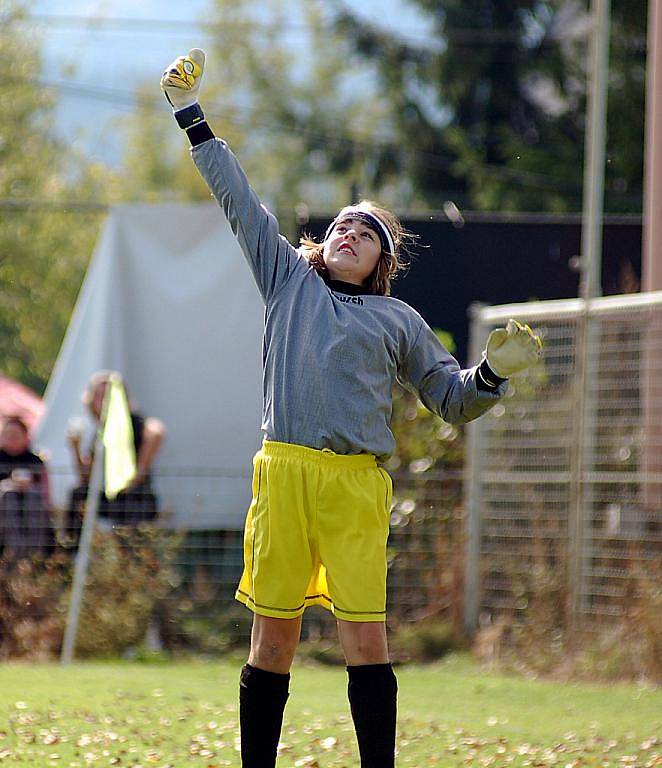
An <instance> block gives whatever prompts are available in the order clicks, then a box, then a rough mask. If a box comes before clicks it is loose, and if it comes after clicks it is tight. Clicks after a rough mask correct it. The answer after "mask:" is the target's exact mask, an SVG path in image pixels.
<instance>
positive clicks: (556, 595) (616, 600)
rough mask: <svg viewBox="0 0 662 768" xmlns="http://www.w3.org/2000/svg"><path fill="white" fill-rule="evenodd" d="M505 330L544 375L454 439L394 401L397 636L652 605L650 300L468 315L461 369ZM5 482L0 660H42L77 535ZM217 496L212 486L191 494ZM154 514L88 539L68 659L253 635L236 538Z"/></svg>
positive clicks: (655, 517) (658, 431) (209, 648)
mask: <svg viewBox="0 0 662 768" xmlns="http://www.w3.org/2000/svg"><path fill="white" fill-rule="evenodd" d="M510 315H516V316H517V317H518V318H520V319H522V320H525V321H528V322H529V323H530V324H531V325H532V326H533V327H534V328H535V330H536V331H538V332H540V333H541V334H542V335H543V336H544V339H545V357H544V361H543V363H542V364H541V365H540V366H538V367H536V368H535V369H532V370H530V371H529V372H528V373H526V374H524V375H520V376H516V377H513V379H512V380H511V382H510V386H509V391H508V395H507V396H506V397H505V398H504V399H503V400H502V401H501V402H500V403H498V404H497V405H496V406H495V407H494V408H493V409H492V411H490V413H489V414H487V415H486V416H484V417H482V418H481V419H479V420H478V421H477V422H474V423H472V424H471V425H469V427H468V428H467V430H466V432H464V431H463V430H459V431H458V430H457V429H456V428H454V427H450V426H449V425H445V424H443V423H441V422H439V421H438V420H436V419H434V418H433V417H431V416H429V415H426V413H427V412H424V411H423V409H422V407H421V406H420V405H417V404H416V402H415V399H409V400H405V399H404V398H403V397H402V396H400V398H399V399H398V398H396V403H395V415H397V417H398V421H399V424H400V426H399V430H400V432H399V434H398V442H399V445H402V444H406V445H405V447H404V449H403V448H400V449H399V450H400V452H399V454H398V456H397V457H396V459H397V460H396V461H394V462H392V463H391V464H390V465H389V466H388V467H387V468H388V469H389V471H390V472H391V474H392V476H393V479H394V505H393V509H392V513H391V534H390V538H389V542H388V562H389V577H388V615H389V625H390V626H392V627H398V626H400V627H402V626H403V625H410V624H415V623H418V622H421V621H425V620H426V619H429V618H433V619H442V620H443V621H445V622H447V623H448V624H449V625H451V626H454V627H456V628H457V627H460V626H461V625H462V624H463V623H464V624H465V625H468V626H469V627H472V628H475V627H476V626H478V625H480V624H481V619H482V620H487V621H489V620H493V621H496V620H498V618H499V617H500V616H507V617H511V618H515V619H517V618H518V617H525V618H526V619H527V620H528V621H529V622H530V621H531V620H532V618H533V619H535V616H536V610H538V608H537V604H539V602H540V599H541V597H542V598H543V599H545V600H546V601H547V603H546V604H547V606H548V607H549V606H550V605H552V606H554V610H557V611H558V612H559V613H564V614H566V613H567V612H568V610H569V615H570V616H573V617H574V618H582V619H591V620H592V621H593V622H594V623H595V622H598V623H599V622H609V621H617V620H618V619H619V617H622V616H624V615H625V614H626V612H627V610H628V608H629V607H630V606H632V604H633V603H635V602H636V600H637V598H638V595H639V593H640V591H641V590H642V589H643V586H642V585H644V584H645V583H651V582H655V581H656V580H657V584H658V588H659V584H660V582H659V578H660V563H661V562H662V558H660V554H661V553H662V536H661V532H660V509H661V508H662V333H661V331H662V294H650V295H644V294H641V295H638V296H634V297H628V296H622V297H612V298H609V299H598V300H595V301H593V302H591V304H590V305H589V307H588V311H585V308H584V307H583V305H582V304H581V303H580V302H578V301H570V302H538V303H530V304H525V305H517V306H514V307H493V308H483V309H482V310H480V311H479V312H477V313H476V315H475V317H474V320H473V329H472V338H473V347H474V349H473V356H474V358H476V359H477V357H478V355H479V352H480V350H481V349H482V348H483V346H484V343H485V340H486V338H487V335H488V333H489V331H490V330H491V329H492V328H494V327H496V326H498V325H502V324H503V322H504V320H506V319H507V318H508V317H509V316H510ZM414 423H416V424H418V426H417V427H416V428H415V429H414V427H413V426H412V425H413V424H414ZM465 436H466V437H467V438H468V441H467V442H466V453H465V449H464V446H465ZM440 446H442V447H443V450H440V448H439V447H440ZM465 459H466V462H465ZM465 465H466V466H465ZM48 470H49V473H50V474H51V476H52V475H54V474H56V473H57V472H58V469H57V468H54V467H49V468H48ZM249 470H250V468H247V471H246V477H245V478H244V479H245V482H246V483H247V484H250V472H249ZM12 472H13V469H12V468H11V467H7V468H6V471H3V470H0V481H1V482H0V658H8V657H17V656H23V657H26V656H29V657H32V658H35V657H43V658H47V657H51V658H52V657H54V656H57V654H58V652H59V649H60V647H61V644H62V637H63V632H64V625H65V621H66V617H67V607H68V604H69V598H70V594H71V585H72V577H73V572H74V567H73V566H74V558H75V554H76V549H77V541H78V536H79V533H80V525H79V524H80V519H77V518H76V514H77V512H76V509H75V503H74V505H73V507H71V508H70V509H67V508H64V509H58V510H52V509H48V508H47V504H46V502H45V500H44V496H43V493H44V489H43V487H42V485H41V484H40V481H39V478H38V477H37V476H36V473H34V475H33V477H32V479H31V483H32V487H31V488H24V489H23V490H18V489H17V488H16V487H12V485H11V483H8V482H7V480H8V479H9V480H11V479H12V477H11V475H12ZM224 476H225V475H224V473H223V470H222V469H221V468H219V471H218V477H217V478H207V477H205V482H206V483H208V484H209V483H212V484H213V483H215V482H218V483H222V482H223V477H224ZM3 478H4V479H3ZM183 478H184V479H185V473H184V472H183V471H181V470H179V471H173V472H170V473H169V472H167V471H165V470H163V469H162V470H161V471H160V472H159V473H157V477H156V481H157V487H161V486H162V487H167V488H168V489H169V491H168V499H169V502H168V503H169V504H171V505H173V507H178V506H181V507H185V506H186V503H187V502H185V501H184V498H183V496H182V498H181V499H178V498H177V493H176V489H177V487H178V484H181V482H182V479H183ZM14 480H18V483H19V485H20V484H21V483H25V482H26V478H25V477H23V478H21V477H18V478H14ZM28 480H29V478H28ZM159 484H160V485H159ZM71 490H72V492H73V491H74V488H73V487H72V489H71ZM74 501H75V500H74ZM147 501H149V500H146V502H147ZM76 503H78V504H80V499H78V502H76ZM150 504H151V501H149V503H144V504H143V503H139V504H137V506H136V509H135V510H134V511H135V513H136V514H135V515H134V514H133V513H132V512H131V511H130V510H124V513H127V512H129V514H128V515H127V519H128V521H129V522H130V523H131V524H129V525H127V524H123V525H122V524H121V525H115V526H114V527H112V526H111V525H110V521H109V520H108V519H103V518H102V519H100V521H99V524H98V526H97V530H96V532H95V537H94V546H93V550H92V554H91V559H90V568H89V572H88V576H87V580H86V584H85V593H84V600H83V609H82V613H81V618H80V624H79V631H78V639H77V643H76V653H77V655H79V656H81V655H82V656H84V655H98V654H109V655H110V654H126V653H142V652H144V651H145V650H148V651H149V650H159V649H165V650H175V651H176V650H182V651H186V652H195V653H205V654H208V653H209V654H213V653H218V652H223V651H224V650H227V649H229V648H231V647H235V646H241V647H245V645H246V643H247V640H248V637H249V635H250V626H251V620H252V617H251V614H250V612H249V611H247V610H246V609H245V608H244V607H243V606H242V605H240V604H238V603H237V602H236V601H235V600H234V591H235V588H236V585H237V582H238V580H239V577H240V575H241V570H242V565H243V533H242V531H240V530H234V529H233V530H207V529H205V530H198V529H195V528H191V529H186V528H178V529H174V528H173V526H172V524H171V521H172V520H173V519H175V518H174V517H173V515H172V514H171V513H172V510H170V509H168V508H164V505H163V504H159V509H158V515H157V517H156V518H155V519H154V520H147V521H145V522H137V520H136V519H134V518H140V517H141V516H144V515H145V514H146V512H145V510H147V517H149V515H150V514H151V512H150V509H151V506H150ZM70 506H71V505H70ZM182 512H183V513H184V514H183V516H182V514H180V513H182ZM186 512H187V510H186V509H177V516H176V519H177V520H181V519H191V520H192V521H193V520H194V519H195V510H189V513H190V514H189V515H188V517H187V515H186ZM102 514H103V511H102ZM124 522H125V523H126V522H127V520H125V521H124ZM136 523H137V524H136ZM566 619H567V616H565V615H564V616H559V618H558V622H554V623H555V624H556V623H558V625H563V624H565V622H566ZM331 635H335V623H334V620H333V618H332V617H331V616H330V615H329V614H328V613H327V612H326V611H323V610H322V609H319V608H315V609H312V610H310V611H307V612H306V617H305V620H304V627H303V638H304V639H306V638H319V637H328V636H331Z"/></svg>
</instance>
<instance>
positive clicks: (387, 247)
mask: <svg viewBox="0 0 662 768" xmlns="http://www.w3.org/2000/svg"><path fill="white" fill-rule="evenodd" d="M343 219H359V220H360V221H362V222H363V223H364V224H367V225H368V226H369V227H370V229H372V230H373V231H374V232H376V233H377V235H378V236H379V242H380V243H381V246H382V250H383V251H386V252H387V253H389V254H391V255H394V254H395V243H394V242H393V236H392V235H391V233H390V231H389V229H388V227H387V226H386V224H384V223H383V222H382V221H381V220H380V219H379V218H377V216H374V215H373V214H372V213H368V211H362V210H360V209H356V208H348V209H346V210H343V211H341V213H340V214H339V215H338V216H336V218H335V219H334V220H333V221H332V222H331V224H329V226H328V228H327V230H326V233H325V235H324V240H325V241H326V240H328V238H329V235H330V234H331V232H332V231H333V228H334V227H335V226H336V224H337V223H338V222H339V221H342V220H343Z"/></svg>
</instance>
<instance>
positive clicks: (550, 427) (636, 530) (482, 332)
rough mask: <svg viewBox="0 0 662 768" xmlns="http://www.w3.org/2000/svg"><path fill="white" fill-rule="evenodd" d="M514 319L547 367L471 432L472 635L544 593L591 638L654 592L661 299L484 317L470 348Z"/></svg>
mask: <svg viewBox="0 0 662 768" xmlns="http://www.w3.org/2000/svg"><path fill="white" fill-rule="evenodd" d="M508 317H517V318H518V319H521V320H523V321H525V322H528V323H529V324H530V325H531V326H532V327H533V328H534V329H535V330H536V332H538V333H539V334H541V335H542V336H543V337H544V341H545V357H544V362H543V363H542V364H541V365H540V366H538V367H536V368H534V369H531V370H530V371H528V372H525V373H524V374H522V375H519V376H516V377H513V379H512V380H511V383H510V387H509V392H508V396H507V397H506V398H505V399H504V400H503V401H502V402H501V403H499V404H498V405H497V406H496V407H495V408H494V409H493V410H492V411H491V412H490V413H489V414H488V415H487V416H486V417H485V418H483V419H480V420H479V421H477V422H475V423H473V424H472V425H470V427H469V430H468V436H469V447H468V461H467V479H466V508H467V518H466V520H467V545H466V546H467V550H466V551H467V557H466V561H465V577H466V590H467V591H466V602H465V622H466V624H467V625H468V626H469V627H470V628H475V627H476V626H478V625H479V624H480V623H481V618H482V619H484V620H485V621H490V620H493V619H494V617H496V616H499V615H504V614H506V615H509V616H511V617H512V616H517V615H518V614H519V615H520V616H522V615H524V614H525V613H526V612H527V611H530V610H531V600H532V596H533V595H538V596H539V595H540V594H541V593H546V594H547V595H548V596H552V595H553V596H555V598H556V600H555V602H556V605H557V606H558V610H559V611H568V613H569V616H570V618H571V619H572V620H574V621H575V622H577V621H579V620H581V621H582V623H583V624H584V625H586V624H587V620H588V619H589V618H591V619H592V620H593V623H595V621H597V620H598V619H600V618H602V619H603V620H609V619H610V617H612V618H613V617H618V616H623V615H625V613H626V612H627V611H628V609H629V607H630V606H632V604H633V602H634V601H636V600H637V598H638V596H639V594H640V592H641V590H642V588H643V585H644V584H645V583H646V582H648V583H651V582H655V581H656V580H657V584H658V585H659V575H660V554H661V548H660V545H661V544H662V537H661V530H660V529H661V515H660V509H661V507H662V472H661V471H660V470H661V469H662V334H661V333H660V330H662V293H651V294H638V295H627V296H615V297H608V298H600V299H595V300H593V301H591V302H589V304H588V305H585V304H584V302H582V301H580V300H572V301H552V302H531V303H527V304H519V305H511V306H502V307H483V308H477V309H476V311H475V313H474V317H473V321H472V323H473V327H472V339H473V345H474V349H475V350H479V349H482V347H483V345H484V343H485V340H486V338H487V335H488V334H489V332H490V331H491V330H492V329H493V328H494V327H496V326H498V325H503V323H504V322H505V321H506V320H507V319H508ZM589 623H590V622H589Z"/></svg>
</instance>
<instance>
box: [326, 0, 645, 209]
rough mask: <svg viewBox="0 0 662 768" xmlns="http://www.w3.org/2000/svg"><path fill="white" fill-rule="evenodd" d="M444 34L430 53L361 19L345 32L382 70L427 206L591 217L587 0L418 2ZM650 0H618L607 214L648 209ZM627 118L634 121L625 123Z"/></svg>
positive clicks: (340, 22) (341, 20)
mask: <svg viewBox="0 0 662 768" xmlns="http://www.w3.org/2000/svg"><path fill="white" fill-rule="evenodd" d="M410 1H411V2H412V4H414V5H416V6H417V7H418V8H419V9H420V10H421V11H422V12H423V13H424V14H429V15H430V18H431V24H432V26H433V28H434V31H435V35H434V39H433V40H432V41H431V43H430V45H428V46H426V47H425V48H423V49H421V48H420V47H418V46H412V45H411V44H409V43H407V42H406V41H403V40H402V39H401V38H399V37H398V35H397V34H391V33H386V32H385V31H384V30H383V29H381V28H379V27H377V26H376V25H373V24H366V23H365V22H361V23H359V22H358V19H357V18H356V16H355V14H353V13H352V12H350V11H349V10H348V9H347V7H346V6H345V4H344V3H343V2H341V0H334V5H335V25H336V28H337V29H338V30H339V31H342V32H343V34H344V35H345V36H347V37H350V38H351V39H353V41H354V45H355V46H356V49H357V50H358V51H359V53H360V54H361V56H362V57H363V58H364V59H365V60H366V61H370V62H373V63H374V64H375V65H376V67H377V69H378V72H379V79H380V84H381V88H382V92H383V93H384V94H387V95H388V97H389V99H390V102H391V105H392V117H393V121H394V125H395V127H396V133H397V140H398V143H399V145H400V146H401V147H402V154H401V156H400V158H399V161H398V162H396V163H395V164H393V165H392V166H391V167H389V168H386V169H385V170H384V173H390V174H399V173H408V174H409V175H410V176H411V179H412V184H413V187H414V189H415V190H416V192H417V196H418V198H419V200H420V202H427V203H428V204H431V205H434V206H435V207H436V206H438V205H439V204H440V203H441V202H442V201H443V200H444V199H445V198H446V197H448V196H451V197H454V198H455V199H457V200H458V202H460V203H461V204H464V205H466V206H469V207H473V208H486V209H493V210H497V209H498V210H551V211H565V210H579V209H580V208H581V187H582V167H583V133H584V109H585V81H586V33H587V21H586V16H585V13H584V9H583V7H582V6H581V5H580V4H579V3H578V2H576V1H575V0H570V1H568V0H554V1H550V2H541V1H540V0H444V1H443V2H439V1H438V0H410ZM645 23H646V2H645V0H628V2H627V3H626V2H625V0H614V3H613V22H612V58H611V71H610V87H609V126H608V127H609V138H608V150H607V151H608V156H609V165H608V170H607V209H608V210H612V211H627V210H635V211H640V210H641V175H642V137H643V119H644V112H643V96H644V59H643V46H644V43H643V39H645ZM624 116H627V119H623V118H624Z"/></svg>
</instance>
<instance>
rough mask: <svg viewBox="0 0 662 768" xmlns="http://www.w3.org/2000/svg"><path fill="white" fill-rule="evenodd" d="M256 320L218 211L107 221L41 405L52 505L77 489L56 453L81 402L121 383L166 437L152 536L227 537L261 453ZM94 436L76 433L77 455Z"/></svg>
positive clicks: (137, 210)
mask: <svg viewBox="0 0 662 768" xmlns="http://www.w3.org/2000/svg"><path fill="white" fill-rule="evenodd" d="M263 314H264V310H263V306H262V303H261V300H260V298H259V295H258V292H257V289H256V287H255V285H254V283H253V278H252V276H251V274H250V272H249V270H248V267H247V266H246V263H245V261H244V259H243V256H242V254H241V251H240V250H239V247H238V245H237V243H236V241H235V239H234V237H233V235H232V232H231V230H230V227H229V225H228V224H227V221H226V220H225V218H224V216H223V214H222V212H221V211H220V210H219V208H218V206H216V205H215V204H213V203H210V204H190V205H181V204H165V205H163V204H161V205H143V204H141V205H125V206H118V207H116V208H114V209H112V210H111V212H110V214H109V216H108V219H107V221H106V224H105V227H104V229H103V231H102V233H101V236H100V238H99V242H98V244H97V246H96V249H95V252H94V254H93V257H92V260H91V262H90V266H89V268H88V272H87V275H86V277H85V281H84V283H83V286H82V289H81V292H80V295H79V298H78V301H77V304H76V307H75V310H74V313H73V315H72V318H71V322H70V324H69V328H68V330H67V333H66V336H65V339H64V342H63V345H62V349H61V350H60V354H59V356H58V359H57V363H56V365H55V368H54V370H53V374H52V376H51V380H50V381H49V384H48V388H47V391H46V395H45V402H46V413H45V416H44V418H43V420H42V423H41V426H40V429H39V432H38V435H37V444H38V447H39V448H40V449H46V450H47V451H48V453H49V455H50V457H51V459H50V466H51V474H52V478H53V493H54V498H55V501H56V503H58V504H59V505H61V506H63V505H65V504H66V503H67V499H68V494H69V491H70V489H71V487H72V486H73V485H74V484H75V483H76V477H75V474H74V472H73V464H72V457H71V455H70V451H69V449H68V446H67V445H66V431H67V424H68V422H69V420H70V419H71V418H72V417H76V416H78V417H80V416H85V417H86V416H87V414H86V413H85V410H84V407H83V405H82V403H81V393H82V391H83V390H84V388H85V386H86V384H87V382H88V380H89V378H90V376H91V375H92V374H93V373H94V372H95V371H98V370H101V369H112V370H117V371H119V372H120V373H121V374H122V376H123V378H124V380H125V382H126V385H127V388H128V390H129V393H130V396H131V399H132V401H135V402H136V403H137V406H138V408H137V410H138V411H139V412H140V413H142V414H143V415H145V416H155V417H158V418H159V419H161V420H162V421H163V422H164V424H165V426H166V430H167V434H166V438H165V442H164V444H163V447H162V449H161V451H160V453H159V456H158V458H157V460H156V462H155V465H154V468H155V486H156V491H157V494H158V496H159V499H160V507H161V510H162V519H163V521H164V524H166V525H173V526H176V527H187V528H207V529H217V528H237V527H241V526H242V525H243V520H244V516H245V513H246V509H247V507H248V503H249V502H250V476H251V469H252V466H251V460H252V456H253V454H254V452H255V451H256V450H257V448H258V447H259V444H260V441H261V433H260V429H259V425H260V414H261V337H262V330H263ZM93 435H94V425H93V424H92V422H91V421H90V420H89V419H88V434H87V435H86V438H85V442H86V443H87V444H88V445H89V443H90V442H91V441H92V439H93Z"/></svg>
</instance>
